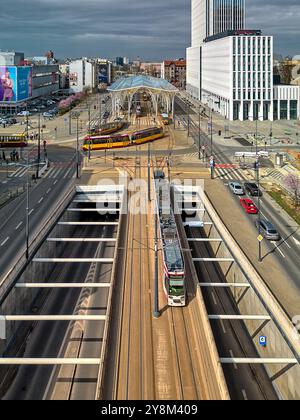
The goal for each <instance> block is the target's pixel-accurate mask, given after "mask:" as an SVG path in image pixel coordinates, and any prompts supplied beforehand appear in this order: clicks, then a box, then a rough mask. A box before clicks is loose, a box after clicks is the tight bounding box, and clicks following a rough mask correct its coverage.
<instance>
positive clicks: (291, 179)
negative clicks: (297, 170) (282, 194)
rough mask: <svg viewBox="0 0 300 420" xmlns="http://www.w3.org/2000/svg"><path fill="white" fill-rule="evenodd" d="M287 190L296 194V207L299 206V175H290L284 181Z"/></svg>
mask: <svg viewBox="0 0 300 420" xmlns="http://www.w3.org/2000/svg"><path fill="white" fill-rule="evenodd" d="M284 183H285V185H286V186H287V188H288V189H289V190H290V191H291V192H292V193H293V194H294V200H295V207H297V206H298V205H299V198H300V178H299V176H298V175H294V174H290V175H288V176H287V177H286V178H285V180H284Z"/></svg>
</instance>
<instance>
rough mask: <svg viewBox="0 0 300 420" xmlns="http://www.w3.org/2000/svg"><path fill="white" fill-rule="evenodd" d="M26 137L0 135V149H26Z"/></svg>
mask: <svg viewBox="0 0 300 420" xmlns="http://www.w3.org/2000/svg"><path fill="white" fill-rule="evenodd" d="M26 146H28V136H27V135H26V134H0V147H1V148H5V147H13V148H17V147H26Z"/></svg>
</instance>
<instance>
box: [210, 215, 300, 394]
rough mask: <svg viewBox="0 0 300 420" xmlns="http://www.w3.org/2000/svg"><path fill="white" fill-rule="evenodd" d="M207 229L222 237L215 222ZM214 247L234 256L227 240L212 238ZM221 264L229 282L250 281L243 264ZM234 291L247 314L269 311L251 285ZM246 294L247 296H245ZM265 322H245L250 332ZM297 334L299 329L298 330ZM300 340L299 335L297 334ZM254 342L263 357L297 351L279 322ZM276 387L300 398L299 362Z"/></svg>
mask: <svg viewBox="0 0 300 420" xmlns="http://www.w3.org/2000/svg"><path fill="white" fill-rule="evenodd" d="M206 220H207V221H209V220H210V219H209V217H208V216H207V217H206ZM205 232H206V235H207V237H208V238H220V237H221V236H220V233H219V232H218V230H217V229H216V227H214V226H209V227H205ZM211 248H212V250H213V251H214V253H215V255H216V257H220V258H232V257H233V256H232V254H231V252H230V251H229V249H228V248H227V245H226V244H225V242H222V243H221V244H220V243H217V242H211ZM220 268H221V271H222V273H223V274H224V277H225V278H226V281H227V282H228V283H249V280H248V278H247V277H246V275H245V274H244V273H243V271H242V269H241V267H240V266H239V265H238V264H236V263H234V264H231V263H220ZM231 291H232V294H233V296H234V298H235V301H236V303H237V305H238V307H239V310H240V313H241V314H243V315H245V314H248V315H268V312H267V311H266V309H265V307H264V305H263V304H262V303H261V301H260V299H259V298H258V296H257V295H256V293H255V291H254V290H253V289H252V288H249V289H248V291H247V292H246V294H244V292H245V289H237V288H232V289H231ZM243 294H244V296H243ZM261 324H262V321H247V322H245V325H246V326H247V329H248V331H249V333H250V335H251V336H253V334H254V333H255V332H256V331H257V329H258V328H259V327H260V325H261ZM295 334H297V333H296V331H295ZM260 335H265V336H266V337H267V340H268V344H267V347H266V348H264V349H263V348H262V347H261V346H260V345H259V336H260ZM298 339H299V340H300V337H299V336H298ZM254 343H255V346H256V348H257V351H258V353H259V354H260V356H261V357H264V358H277V357H281V358H294V357H295V356H294V354H293V353H292V351H291V350H290V348H289V346H288V345H287V343H286V341H285V340H284V338H283V336H282V334H281V332H280V331H279V330H278V328H277V326H276V324H275V323H274V322H273V321H271V322H269V323H268V325H266V326H265V327H264V328H263V329H262V330H261V331H260V332H259V334H258V335H257V336H256V337H255V338H254ZM284 367H285V366H282V365H281V366H280V365H267V366H266V370H267V372H268V374H269V376H270V378H272V377H273V376H274V375H276V374H277V373H278V372H279V371H280V370H281V369H283V368H284ZM273 383H274V387H275V389H276V390H277V392H278V395H279V396H280V397H281V398H283V399H286V400H299V399H300V390H299V384H300V366H299V365H296V366H294V367H291V369H290V370H288V371H287V372H286V373H284V374H283V375H282V376H280V377H279V378H278V379H276V380H275V381H274V382H273Z"/></svg>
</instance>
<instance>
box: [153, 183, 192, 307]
mask: <svg viewBox="0 0 300 420" xmlns="http://www.w3.org/2000/svg"><path fill="white" fill-rule="evenodd" d="M155 184H156V193H157V202H158V211H159V222H160V223H159V226H160V233H161V242H162V249H163V263H164V276H163V289H164V292H165V295H166V297H167V300H168V305H169V306H185V305H186V281H185V265H184V258H183V253H182V248H181V244H180V239H179V234H178V230H177V226H176V222H175V216H174V212H173V209H172V207H171V200H170V184H169V182H168V180H166V179H165V177H159V178H158V179H156V180H155Z"/></svg>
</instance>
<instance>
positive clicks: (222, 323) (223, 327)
mask: <svg viewBox="0 0 300 420" xmlns="http://www.w3.org/2000/svg"><path fill="white" fill-rule="evenodd" d="M220 323H221V327H222V330H223V333H224V334H227V331H226V328H225V325H224V321H223V320H221V321H220Z"/></svg>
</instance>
